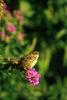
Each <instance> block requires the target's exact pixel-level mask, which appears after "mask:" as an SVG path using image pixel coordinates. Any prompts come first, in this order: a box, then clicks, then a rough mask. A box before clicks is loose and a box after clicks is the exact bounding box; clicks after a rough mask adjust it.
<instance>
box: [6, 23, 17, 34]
mask: <svg viewBox="0 0 67 100" xmlns="http://www.w3.org/2000/svg"><path fill="white" fill-rule="evenodd" d="M7 30H8V31H9V32H12V33H14V32H15V31H16V29H15V26H14V25H13V24H12V23H11V22H9V23H8V24H7Z"/></svg>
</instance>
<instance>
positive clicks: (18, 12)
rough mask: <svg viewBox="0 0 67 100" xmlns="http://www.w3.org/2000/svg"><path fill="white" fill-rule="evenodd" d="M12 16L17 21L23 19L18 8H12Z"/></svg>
mask: <svg viewBox="0 0 67 100" xmlns="http://www.w3.org/2000/svg"><path fill="white" fill-rule="evenodd" d="M14 17H15V18H16V19H18V20H19V21H22V20H23V19H24V17H23V16H22V13H21V12H20V10H14Z"/></svg>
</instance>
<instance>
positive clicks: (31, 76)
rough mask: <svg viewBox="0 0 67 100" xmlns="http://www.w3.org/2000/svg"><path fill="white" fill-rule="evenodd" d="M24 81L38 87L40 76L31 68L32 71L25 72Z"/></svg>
mask: <svg viewBox="0 0 67 100" xmlns="http://www.w3.org/2000/svg"><path fill="white" fill-rule="evenodd" d="M25 76H26V79H27V80H28V81H29V82H30V83H31V84H32V85H34V86H35V85H38V84H39V81H40V77H41V76H40V74H38V72H37V71H36V70H35V69H34V68H33V69H27V70H26V71H25Z"/></svg>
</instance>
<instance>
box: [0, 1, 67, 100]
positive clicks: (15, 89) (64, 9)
mask: <svg viewBox="0 0 67 100" xmlns="http://www.w3.org/2000/svg"><path fill="white" fill-rule="evenodd" d="M6 3H7V5H8V7H9V9H10V12H11V14H12V23H13V24H14V25H15V26H16V27H17V31H18V32H24V33H25V34H26V37H25V38H24V40H23V41H22V42H18V41H17V40H16V37H15V36H14V35H12V36H13V38H12V39H10V40H9V41H6V40H4V41H2V40H0V55H1V57H7V58H8V57H16V58H17V59H18V58H19V57H21V56H24V55H25V54H28V53H29V52H31V51H33V50H37V51H39V52H40V57H39V60H38V63H37V64H36V66H35V67H36V69H37V70H38V71H39V73H40V74H41V75H42V76H41V80H40V84H39V85H38V86H36V87H33V86H31V85H30V84H29V83H28V82H27V81H26V80H25V77H24V75H23V72H22V71H20V70H19V69H18V68H16V67H15V68H14V67H13V66H10V65H9V64H8V63H7V62H6V61H3V60H0V100H67V0H13V1H12V0H6ZM21 5H22V7H21ZM23 8H24V9H23ZM15 9H20V11H21V12H22V14H23V16H24V20H23V21H24V22H23V25H21V27H20V25H19V24H18V23H17V22H16V20H15V18H13V11H14V10H15ZM2 24H3V21H2ZM2 24H1V25H2ZM1 27H2V26H0V28H1ZM0 31H1V29H0ZM18 32H17V34H18ZM1 57H0V59H1Z"/></svg>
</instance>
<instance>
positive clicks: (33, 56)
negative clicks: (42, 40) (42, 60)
mask: <svg viewBox="0 0 67 100" xmlns="http://www.w3.org/2000/svg"><path fill="white" fill-rule="evenodd" d="M38 58H39V52H37V51H33V52H31V53H29V54H28V55H26V56H24V57H23V58H21V59H20V60H19V62H18V65H19V66H20V67H21V68H23V69H27V68H33V67H34V66H35V64H36V63H37V61H38Z"/></svg>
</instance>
